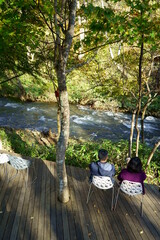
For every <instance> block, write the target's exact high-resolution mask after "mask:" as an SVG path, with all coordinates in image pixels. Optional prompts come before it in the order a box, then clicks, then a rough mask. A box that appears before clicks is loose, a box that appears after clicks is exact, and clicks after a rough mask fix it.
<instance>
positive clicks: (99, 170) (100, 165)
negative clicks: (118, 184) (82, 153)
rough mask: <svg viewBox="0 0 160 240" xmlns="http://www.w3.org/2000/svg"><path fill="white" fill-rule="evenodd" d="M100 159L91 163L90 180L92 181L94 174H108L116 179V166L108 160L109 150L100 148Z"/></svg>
mask: <svg viewBox="0 0 160 240" xmlns="http://www.w3.org/2000/svg"><path fill="white" fill-rule="evenodd" d="M98 158H99V161H97V162H92V163H91V164H90V165H89V168H90V178H89V181H90V182H92V178H93V175H95V176H107V177H110V178H111V180H112V181H114V179H113V176H114V175H115V167H114V165H113V164H111V163H109V162H107V160H108V151H107V150H105V149H100V150H99V152H98Z"/></svg>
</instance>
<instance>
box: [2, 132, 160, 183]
mask: <svg viewBox="0 0 160 240" xmlns="http://www.w3.org/2000/svg"><path fill="white" fill-rule="evenodd" d="M31 136H32V134H31V132H25V131H22V130H18V131H15V130H9V129H8V130H7V129H3V128H1V129H0V139H1V141H2V143H3V148H4V149H5V150H12V151H14V152H15V153H19V154H22V155H24V156H30V157H33V158H41V159H42V160H50V161H56V146H55V145H52V144H51V145H50V146H45V145H41V144H40V143H39V142H38V141H37V139H34V138H33V137H31ZM101 148H104V149H107V150H108V152H109V155H108V161H109V162H111V163H114V165H115V168H116V175H117V174H118V173H119V172H120V171H121V169H122V168H123V167H125V166H126V160H125V159H126V157H127V156H128V141H125V140H121V141H119V142H112V141H110V140H103V141H100V142H85V141H83V142H78V141H76V140H70V142H69V145H68V148H67V151H66V164H67V165H71V166H76V167H81V168H85V169H86V168H88V166H89V164H90V163H91V162H92V161H97V160H98V150H99V149H101ZM135 150H136V143H133V155H132V156H135ZM150 152H151V148H150V147H148V146H146V145H144V144H143V145H142V144H140V147H139V157H140V159H141V161H142V163H143V167H145V165H146V163H147V159H148V156H149V154H150ZM159 154H160V152H159V150H157V151H156V152H155V154H154V156H153V159H152V161H151V163H150V165H149V167H148V169H147V172H146V173H147V181H149V182H150V183H156V184H157V181H158V179H159V174H160V162H159Z"/></svg>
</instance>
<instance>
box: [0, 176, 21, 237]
mask: <svg viewBox="0 0 160 240" xmlns="http://www.w3.org/2000/svg"><path fill="white" fill-rule="evenodd" d="M14 183H15V185H14V187H13V184H14ZM20 192H21V182H20V175H19V176H17V178H16V179H14V180H13V181H10V182H9V184H8V188H7V190H6V196H9V198H8V197H7V198H6V199H5V200H4V202H5V204H6V211H5V212H4V217H3V221H2V224H1V226H2V231H0V239H1V238H2V239H9V238H10V234H11V231H12V229H13V223H14V219H15V217H16V216H17V215H16V213H17V208H18V201H19V197H20ZM3 225H5V228H4V227H3ZM3 230H5V231H4V235H1V234H3Z"/></svg>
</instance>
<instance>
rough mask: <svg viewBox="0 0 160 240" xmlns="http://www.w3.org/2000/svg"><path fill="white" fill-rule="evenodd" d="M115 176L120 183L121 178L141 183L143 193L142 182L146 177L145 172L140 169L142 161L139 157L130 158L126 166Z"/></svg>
mask: <svg viewBox="0 0 160 240" xmlns="http://www.w3.org/2000/svg"><path fill="white" fill-rule="evenodd" d="M117 178H118V180H119V181H120V183H121V182H122V181H123V180H128V181H132V182H139V183H141V184H142V188H143V194H144V193H145V190H144V183H143V182H144V180H145V179H146V174H145V172H144V171H143V170H142V163H141V160H140V159H139V157H133V158H131V160H130V161H129V162H128V164H127V168H125V169H123V170H122V171H121V172H120V173H119V175H118V177H117Z"/></svg>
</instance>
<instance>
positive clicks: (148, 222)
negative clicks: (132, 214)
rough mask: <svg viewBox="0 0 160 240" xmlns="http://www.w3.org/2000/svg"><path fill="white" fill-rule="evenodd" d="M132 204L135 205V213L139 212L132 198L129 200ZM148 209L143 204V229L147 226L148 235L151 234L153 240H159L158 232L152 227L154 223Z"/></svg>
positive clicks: (137, 205) (136, 202) (159, 232)
mask: <svg viewBox="0 0 160 240" xmlns="http://www.w3.org/2000/svg"><path fill="white" fill-rule="evenodd" d="M131 201H132V204H133V205H135V209H136V211H137V209H138V210H139V203H138V201H134V200H133V198H132V199H131ZM149 208H150V206H149V205H147V206H146V205H145V204H144V213H143V226H142V227H143V228H144V226H148V229H149V231H150V233H151V234H152V236H153V237H154V238H155V239H159V238H160V231H159V230H158V229H157V228H156V226H155V225H154V221H153V218H152V216H150V214H149V211H148V209H149Z"/></svg>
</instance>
